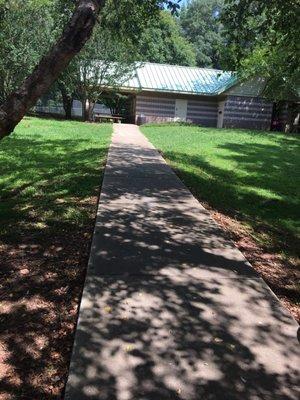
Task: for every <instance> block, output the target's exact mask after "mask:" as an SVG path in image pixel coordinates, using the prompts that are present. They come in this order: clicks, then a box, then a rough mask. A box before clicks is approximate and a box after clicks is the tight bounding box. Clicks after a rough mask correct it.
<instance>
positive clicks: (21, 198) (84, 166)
mask: <svg viewBox="0 0 300 400" xmlns="http://www.w3.org/2000/svg"><path fill="white" fill-rule="evenodd" d="M110 134H111V126H110V125H101V127H100V126H99V125H91V124H85V123H80V122H66V121H55V120H47V119H37V118H26V119H24V120H23V121H22V123H21V124H20V125H19V126H18V127H17V129H16V131H15V132H14V133H13V135H12V136H11V137H7V138H5V139H4V140H3V141H2V142H1V143H0V169H1V176H0V198H1V204H0V219H1V221H2V223H1V226H0V234H1V236H2V237H3V236H4V237H6V238H8V237H9V236H12V237H13V238H15V236H16V235H18V234H21V235H26V232H30V234H32V233H33V231H36V232H37V233H38V232H39V231H41V230H52V231H53V230H54V231H55V230H56V229H58V228H59V226H60V225H64V224H67V225H69V226H71V225H72V224H80V225H83V224H84V223H85V221H86V219H87V218H88V216H87V215H86V212H85V210H84V209H82V208H80V207H78V203H79V202H80V201H81V200H83V199H84V198H86V197H88V196H91V195H92V194H93V193H95V192H94V191H95V189H98V188H99V184H100V179H101V174H100V172H101V170H102V168H103V162H104V160H105V156H106V152H107V147H108V144H109V140H110Z"/></svg>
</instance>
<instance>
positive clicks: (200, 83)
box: [124, 63, 237, 96]
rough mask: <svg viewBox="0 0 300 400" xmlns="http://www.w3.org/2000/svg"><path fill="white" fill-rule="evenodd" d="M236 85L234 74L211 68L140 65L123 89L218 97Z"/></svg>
mask: <svg viewBox="0 0 300 400" xmlns="http://www.w3.org/2000/svg"><path fill="white" fill-rule="evenodd" d="M236 83H237V78H236V76H235V74H234V73H233V72H227V71H221V70H216V69H210V68H197V67H183V66H178V65H167V64H154V63H143V64H140V65H139V66H138V67H137V68H136V74H135V76H134V77H133V78H132V79H130V80H129V81H128V82H126V83H125V85H124V86H125V87H127V88H131V89H138V90H149V91H155V92H173V93H187V94H199V95H201V94H202V95H211V96H213V95H218V94H220V93H222V92H224V91H225V90H228V88H230V87H231V86H233V85H235V84H236Z"/></svg>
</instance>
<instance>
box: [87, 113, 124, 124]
mask: <svg viewBox="0 0 300 400" xmlns="http://www.w3.org/2000/svg"><path fill="white" fill-rule="evenodd" d="M123 119H124V118H123V117H122V116H121V115H107V114H98V113H95V114H94V121H95V122H117V123H118V124H120V123H121V122H122V120H123Z"/></svg>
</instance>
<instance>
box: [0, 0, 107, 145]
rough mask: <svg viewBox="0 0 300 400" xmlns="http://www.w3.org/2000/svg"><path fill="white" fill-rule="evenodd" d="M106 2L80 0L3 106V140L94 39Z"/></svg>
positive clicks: (0, 126)
mask: <svg viewBox="0 0 300 400" xmlns="http://www.w3.org/2000/svg"><path fill="white" fill-rule="evenodd" d="M104 4H105V0H79V1H78V4H77V6H76V9H75V11H74V14H73V16H72V18H71V20H70V22H69V24H68V25H67V27H66V29H65V30H64V32H63V34H62V36H61V38H60V39H59V40H58V42H57V43H56V44H55V45H54V46H53V48H52V49H51V50H50V52H49V53H48V54H47V55H46V56H45V57H43V58H42V60H41V61H40V63H39V64H38V65H37V66H36V68H35V69H34V70H33V72H32V73H31V75H30V76H29V77H28V78H27V79H26V80H25V81H24V82H23V84H22V85H21V86H20V88H19V89H18V90H16V91H15V92H14V93H12V94H11V95H10V96H9V97H8V98H7V99H6V101H5V102H4V103H3V104H2V105H1V106H0V139H2V138H3V137H4V136H6V135H9V134H10V133H11V132H13V130H14V128H15V126H16V125H17V124H18V123H19V122H20V121H21V119H22V118H23V117H24V115H25V113H26V112H27V111H28V110H29V109H30V108H31V107H32V106H33V105H34V104H35V103H36V102H37V100H38V99H39V98H40V97H41V96H42V95H43V94H45V93H46V92H47V91H48V90H49V88H50V86H51V85H52V84H53V83H54V82H55V81H56V79H57V78H58V76H59V74H60V73H61V72H62V71H63V70H64V69H65V68H66V67H67V65H68V64H69V62H70V61H71V60H72V58H73V57H74V56H75V55H76V54H77V53H78V52H79V51H80V50H81V49H82V47H83V46H84V44H85V43H86V41H87V40H88V39H89V38H90V36H91V34H92V31H93V28H94V26H95V24H96V21H97V16H98V14H99V13H100V11H101V9H102V8H103V6H104Z"/></svg>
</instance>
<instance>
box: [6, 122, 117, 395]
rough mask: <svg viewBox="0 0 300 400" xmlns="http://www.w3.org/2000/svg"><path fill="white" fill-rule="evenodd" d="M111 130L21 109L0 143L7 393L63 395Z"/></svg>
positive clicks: (103, 126)
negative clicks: (20, 117)
mask: <svg viewBox="0 0 300 400" xmlns="http://www.w3.org/2000/svg"><path fill="white" fill-rule="evenodd" d="M111 133H112V126H111V125H108V124H107V125H106V124H101V125H98V124H97V125H96V124H86V123H81V122H73V121H68V122H67V121H55V120H49V119H37V118H25V119H24V120H23V121H22V122H21V124H20V125H19V126H18V127H17V128H16V131H15V132H14V133H13V134H12V135H11V136H10V137H7V138H5V139H4V140H2V141H1V142H0V171H1V174H0V221H1V222H0V260H1V262H0V264H1V269H0V282H1V283H0V306H1V308H0V321H1V329H0V347H1V360H0V376H1V385H0V386H1V389H0V398H1V399H2V398H3V399H17V398H18V399H23V398H24V399H29V398H30V399H44V400H54V399H59V398H62V393H63V388H64V385H65V381H66V377H67V371H68V364H69V359H70V354H71V348H72V343H73V333H74V329H75V324H76V318H77V308H78V303H79V299H80V295H81V291H82V287H83V282H84V277H85V271H86V266H87V260H88V255H89V246H90V239H91V235H92V232H93V227H94V220H95V215H96V206H97V198H98V194H99V190H100V186H101V181H102V174H103V170H104V163H105V159H106V154H107V150H108V145H109V142H110V137H111Z"/></svg>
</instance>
